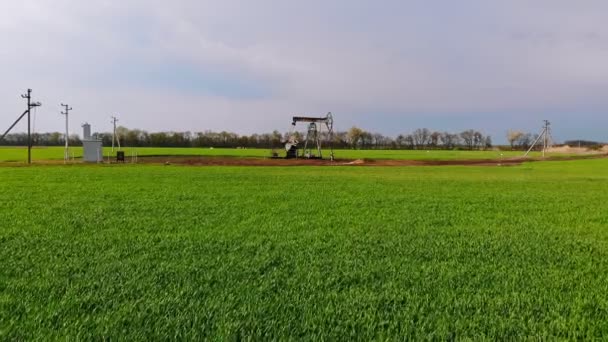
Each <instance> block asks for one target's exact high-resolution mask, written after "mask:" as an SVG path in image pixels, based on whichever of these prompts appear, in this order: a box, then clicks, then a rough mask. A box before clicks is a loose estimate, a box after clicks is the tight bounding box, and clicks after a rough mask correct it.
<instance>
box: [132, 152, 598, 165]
mask: <svg viewBox="0 0 608 342" xmlns="http://www.w3.org/2000/svg"><path fill="white" fill-rule="evenodd" d="M606 157H608V155H605V154H603V155H599V154H595V155H581V156H571V157H557V158H556V157H548V158H544V159H543V158H505V159H502V160H500V159H466V160H371V159H357V160H345V159H337V160H335V161H330V160H320V159H271V158H238V157H188V156H183V157H181V156H180V157H176V156H171V157H141V158H139V161H140V162H142V163H154V164H176V165H191V166H447V165H461V166H514V165H520V164H521V163H524V162H531V161H551V160H576V159H587V158H606Z"/></svg>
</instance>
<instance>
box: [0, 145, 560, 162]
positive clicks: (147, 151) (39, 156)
mask: <svg viewBox="0 0 608 342" xmlns="http://www.w3.org/2000/svg"><path fill="white" fill-rule="evenodd" d="M135 150H136V151H137V154H138V155H139V156H209V157H258V158H264V157H270V150H269V149H235V148H215V149H210V148H180V147H175V148H171V147H141V148H137V149H135ZM72 151H73V152H74V156H75V157H76V158H80V157H82V147H74V148H72ZM109 151H110V148H108V147H106V148H104V156H106V155H107V153H108V152H109ZM124 151H125V154H126V155H127V156H130V155H131V151H132V149H131V148H125V149H124ZM279 152H280V153H283V151H279ZM326 152H328V151H326ZM335 153H336V158H341V159H411V160H452V159H499V158H501V154H502V157H504V158H508V157H521V156H523V152H521V151H503V152H500V151H447V150H446V151H443V150H429V151H427V150H336V152H335ZM539 155H540V154H539V153H538V152H535V153H531V154H530V156H533V157H534V156H539ZM556 155H559V154H556ZM32 159H33V160H34V161H36V160H38V161H40V160H62V159H63V147H39V148H35V149H33V150H32ZM25 160H27V150H26V149H25V148H15V147H0V161H4V162H15V161H20V162H22V161H25Z"/></svg>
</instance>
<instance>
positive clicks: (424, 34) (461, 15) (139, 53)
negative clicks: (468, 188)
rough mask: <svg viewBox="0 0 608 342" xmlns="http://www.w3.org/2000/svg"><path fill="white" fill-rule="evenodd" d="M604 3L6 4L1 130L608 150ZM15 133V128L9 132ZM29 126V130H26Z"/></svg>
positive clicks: (53, 0)
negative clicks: (322, 119) (305, 119)
mask: <svg viewBox="0 0 608 342" xmlns="http://www.w3.org/2000/svg"><path fill="white" fill-rule="evenodd" d="M607 18H608V2H607V1H605V0H585V1H572V0H568V1H566V0H535V1H530V0H494V1H487V0H459V1H449V0H443V1H439V0H416V1H413V0H412V1H409V0H395V1H393V0H384V1H372V0H369V1H367V0H306V1H304V0H298V1H290V0H256V1H245V0H240V1H237V0H222V1H207V0H175V1H166V0H122V1H120V0H97V1H81V0H29V1H9V0H3V1H1V2H0V44H1V48H0V75H1V76H0V77H1V78H0V80H1V81H0V126H2V127H5V126H6V127H8V126H9V125H10V124H11V123H12V121H13V120H14V119H15V118H16V117H17V116H18V115H19V114H20V113H22V112H23V110H24V104H25V103H24V100H23V99H21V98H20V94H22V93H23V92H24V91H25V90H26V89H27V88H32V89H33V90H34V97H35V99H36V100H38V101H41V102H42V103H43V107H41V108H39V109H38V111H37V113H36V130H37V131H54V130H58V131H59V130H62V127H63V121H62V119H63V118H62V116H61V115H60V114H59V112H60V110H61V108H60V106H59V104H60V103H61V102H64V103H65V102H67V103H69V104H70V105H72V107H73V108H74V110H73V112H72V113H73V115H72V116H71V125H72V129H71V131H72V132H78V133H79V132H80V127H79V126H80V124H81V123H83V122H85V121H88V122H89V123H91V124H92V125H93V130H94V131H108V130H110V128H111V125H110V116H111V115H117V116H118V117H119V120H120V122H119V124H122V125H125V126H127V127H129V128H142V129H147V130H150V131H159V130H182V131H183V130H190V131H202V130H207V129H211V130H229V131H235V132H238V133H253V132H268V131H271V130H273V129H279V130H281V131H285V130H287V129H289V124H290V117H291V116H292V115H293V114H309V115H322V114H324V113H326V112H327V111H332V112H333V113H334V116H335V118H336V125H337V126H338V127H337V128H339V129H348V128H349V127H350V126H352V125H357V126H361V127H363V128H365V129H368V130H371V131H378V132H382V133H385V134H389V135H397V134H399V133H407V132H410V131H412V130H413V129H415V128H418V127H428V128H431V129H435V130H451V131H457V130H461V129H465V128H476V129H479V130H482V131H483V132H485V133H486V134H491V135H492V136H494V140H495V141H504V136H505V132H506V130H507V129H510V128H513V129H524V130H528V131H538V130H540V126H541V124H542V119H545V118H546V119H549V120H551V121H552V122H553V124H554V135H555V136H556V138H557V139H558V140H564V139H570V138H579V137H586V138H589V139H601V140H608V115H607V113H608V25H606V20H607ZM2 127H0V129H2V130H4V129H3V128H2ZM24 128H25V126H24V125H23V124H20V126H19V130H21V131H23V130H24Z"/></svg>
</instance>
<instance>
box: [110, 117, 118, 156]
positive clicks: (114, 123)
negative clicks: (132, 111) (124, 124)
mask: <svg viewBox="0 0 608 342" xmlns="http://www.w3.org/2000/svg"><path fill="white" fill-rule="evenodd" d="M111 122H112V125H113V126H114V130H113V131H112V152H114V139H116V142H117V143H118V150H120V138H119V137H118V136H117V135H116V123H117V122H118V119H117V118H116V117H115V116H112V121H111Z"/></svg>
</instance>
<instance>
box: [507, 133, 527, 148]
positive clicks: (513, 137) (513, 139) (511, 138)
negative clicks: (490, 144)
mask: <svg viewBox="0 0 608 342" xmlns="http://www.w3.org/2000/svg"><path fill="white" fill-rule="evenodd" d="M523 135H524V132H522V131H516V130H509V131H507V141H508V142H509V145H511V150H513V148H514V147H515V144H516V143H517V142H518V141H519V140H520V139H521V137H522V136H523Z"/></svg>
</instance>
